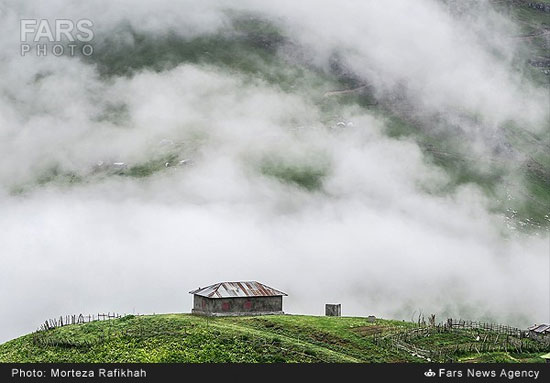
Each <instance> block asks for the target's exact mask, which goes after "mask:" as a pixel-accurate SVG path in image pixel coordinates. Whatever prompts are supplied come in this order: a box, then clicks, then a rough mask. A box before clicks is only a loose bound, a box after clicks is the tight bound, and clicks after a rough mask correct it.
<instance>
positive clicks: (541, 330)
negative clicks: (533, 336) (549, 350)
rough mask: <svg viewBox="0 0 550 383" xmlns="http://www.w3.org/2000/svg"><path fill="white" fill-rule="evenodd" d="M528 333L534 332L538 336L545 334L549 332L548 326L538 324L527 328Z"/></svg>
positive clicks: (549, 326)
mask: <svg viewBox="0 0 550 383" xmlns="http://www.w3.org/2000/svg"><path fill="white" fill-rule="evenodd" d="M528 330H529V331H534V332H536V333H538V334H542V333H545V332H550V324H539V325H537V324H536V325H534V326H531V327H529V329H528Z"/></svg>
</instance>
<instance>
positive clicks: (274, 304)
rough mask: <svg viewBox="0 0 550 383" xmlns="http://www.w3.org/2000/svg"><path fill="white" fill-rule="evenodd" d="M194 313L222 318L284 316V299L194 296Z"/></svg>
mask: <svg viewBox="0 0 550 383" xmlns="http://www.w3.org/2000/svg"><path fill="white" fill-rule="evenodd" d="M192 312H193V313H194V314H203V315H220V316H222V315H259V314H283V297H246V298H205V297H201V296H200V295H193V310H192Z"/></svg>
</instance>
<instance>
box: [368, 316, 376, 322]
mask: <svg viewBox="0 0 550 383" xmlns="http://www.w3.org/2000/svg"><path fill="white" fill-rule="evenodd" d="M367 320H368V321H369V322H376V317H375V316H374V315H369V316H368V317H367Z"/></svg>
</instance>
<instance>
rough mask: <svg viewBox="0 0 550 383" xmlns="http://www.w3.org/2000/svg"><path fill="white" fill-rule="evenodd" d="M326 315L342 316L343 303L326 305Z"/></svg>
mask: <svg viewBox="0 0 550 383" xmlns="http://www.w3.org/2000/svg"><path fill="white" fill-rule="evenodd" d="M325 315H326V316H327V317H339V316H342V305H341V304H340V303H327V304H326V305H325Z"/></svg>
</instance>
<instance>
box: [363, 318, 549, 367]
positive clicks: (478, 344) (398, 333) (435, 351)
mask: <svg viewBox="0 0 550 383" xmlns="http://www.w3.org/2000/svg"><path fill="white" fill-rule="evenodd" d="M464 331H467V332H469V333H470V334H471V332H472V331H473V332H474V334H475V335H476V338H474V339H475V340H474V339H472V341H471V342H466V343H459V344H453V345H447V346H444V345H439V346H434V347H430V348H429V349H425V348H421V347H419V346H417V345H416V344H415V343H416V341H418V340H420V339H421V338H424V337H430V336H432V335H434V334H437V333H443V332H459V333H461V332H464ZM476 333H477V334H476ZM474 334H471V335H472V336H473V335H474ZM372 339H373V341H374V343H375V344H377V345H379V346H382V347H385V348H389V349H395V350H401V351H405V352H407V353H409V354H411V355H413V356H416V357H419V358H422V359H425V360H428V361H440V362H453V361H456V360H457V357H458V356H459V355H464V354H471V353H482V352H498V351H511V352H517V353H522V352H543V351H547V350H548V347H549V346H550V344H549V342H548V340H544V341H541V340H540V339H535V338H531V337H529V332H528V331H527V330H522V329H519V328H517V327H512V326H507V325H501V324H496V323H487V322H477V321H466V320H461V319H460V320H454V319H452V318H449V319H447V321H445V322H443V323H439V324H437V325H435V324H432V325H422V324H421V325H419V326H418V327H415V328H412V329H411V328H405V329H403V328H402V329H395V330H394V331H390V332H389V333H385V334H378V335H373V337H372Z"/></svg>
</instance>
